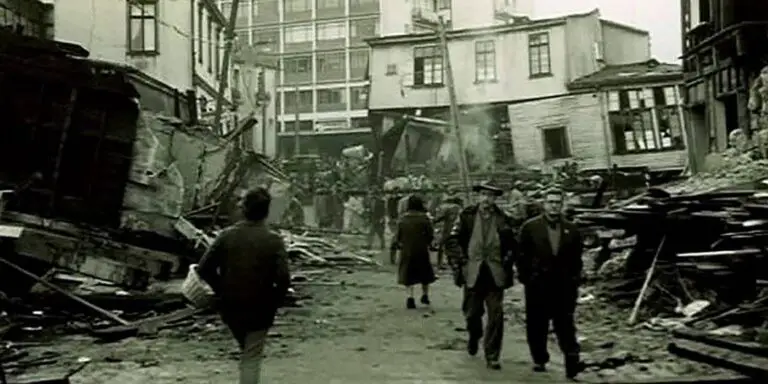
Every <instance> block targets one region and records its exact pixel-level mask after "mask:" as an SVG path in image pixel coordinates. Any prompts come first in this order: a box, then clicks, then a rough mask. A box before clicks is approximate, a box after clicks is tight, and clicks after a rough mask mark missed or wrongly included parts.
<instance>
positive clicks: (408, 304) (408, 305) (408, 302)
mask: <svg viewBox="0 0 768 384" xmlns="http://www.w3.org/2000/svg"><path fill="white" fill-rule="evenodd" d="M405 307H406V308H408V309H416V300H414V299H413V297H409V298H408V300H406V301H405Z"/></svg>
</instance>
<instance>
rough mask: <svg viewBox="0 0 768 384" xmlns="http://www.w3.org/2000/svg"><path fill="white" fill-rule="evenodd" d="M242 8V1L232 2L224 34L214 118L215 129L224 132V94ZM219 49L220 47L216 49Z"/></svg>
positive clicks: (234, 0) (235, 0)
mask: <svg viewBox="0 0 768 384" xmlns="http://www.w3.org/2000/svg"><path fill="white" fill-rule="evenodd" d="M239 7H240V0H232V9H231V10H230V11H229V20H227V21H228V22H227V29H226V31H225V32H224V41H225V43H224V57H223V58H222V60H221V61H222V63H221V75H220V76H219V91H218V93H217V94H216V114H215V115H214V117H213V129H215V130H217V132H222V129H221V114H222V112H223V111H222V109H224V92H225V91H226V89H227V85H228V83H229V81H227V78H228V77H229V62H230V61H232V60H231V59H230V58H231V56H232V48H233V47H234V41H235V21H236V19H237V9H238V8H239ZM216 49H219V47H216Z"/></svg>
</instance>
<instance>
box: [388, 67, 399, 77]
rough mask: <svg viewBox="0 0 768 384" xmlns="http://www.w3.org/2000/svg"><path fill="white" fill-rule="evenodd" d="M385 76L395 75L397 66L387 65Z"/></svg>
mask: <svg viewBox="0 0 768 384" xmlns="http://www.w3.org/2000/svg"><path fill="white" fill-rule="evenodd" d="M386 75H387V76H393V75H397V64H387V73H386Z"/></svg>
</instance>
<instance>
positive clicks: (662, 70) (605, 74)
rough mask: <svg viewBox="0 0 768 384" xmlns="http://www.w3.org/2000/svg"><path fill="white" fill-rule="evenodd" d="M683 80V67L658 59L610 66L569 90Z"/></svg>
mask: <svg viewBox="0 0 768 384" xmlns="http://www.w3.org/2000/svg"><path fill="white" fill-rule="evenodd" d="M682 78H683V67H682V66H680V65H678V64H670V63H660V62H658V61H657V60H656V59H651V60H648V61H642V62H639V63H630V64H621V65H608V66H606V67H605V68H603V69H601V70H599V71H597V72H595V73H591V74H589V75H586V76H583V77H580V78H578V79H576V80H574V81H572V82H571V83H570V84H568V88H569V89H585V88H594V87H598V86H611V85H624V84H641V83H651V82H658V81H675V80H682Z"/></svg>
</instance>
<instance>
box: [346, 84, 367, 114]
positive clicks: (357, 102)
mask: <svg viewBox="0 0 768 384" xmlns="http://www.w3.org/2000/svg"><path fill="white" fill-rule="evenodd" d="M349 102H350V105H351V107H352V109H353V110H354V109H367V108H368V88H367V87H351V88H349Z"/></svg>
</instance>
